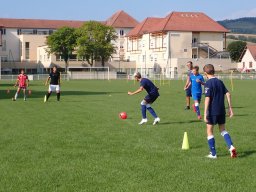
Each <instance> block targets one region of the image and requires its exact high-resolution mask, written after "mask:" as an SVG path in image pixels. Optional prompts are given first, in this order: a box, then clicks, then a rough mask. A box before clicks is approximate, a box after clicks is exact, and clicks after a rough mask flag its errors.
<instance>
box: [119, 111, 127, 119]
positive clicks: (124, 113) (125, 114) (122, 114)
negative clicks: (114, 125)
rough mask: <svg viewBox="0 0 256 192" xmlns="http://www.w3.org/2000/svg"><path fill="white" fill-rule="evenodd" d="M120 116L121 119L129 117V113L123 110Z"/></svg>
mask: <svg viewBox="0 0 256 192" xmlns="http://www.w3.org/2000/svg"><path fill="white" fill-rule="evenodd" d="M119 117H120V118H121V119H127V113H126V112H121V113H119Z"/></svg>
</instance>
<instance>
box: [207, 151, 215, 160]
mask: <svg viewBox="0 0 256 192" xmlns="http://www.w3.org/2000/svg"><path fill="white" fill-rule="evenodd" d="M205 157H207V158H210V159H217V155H212V153H211V152H210V154H209V155H207V156H205Z"/></svg>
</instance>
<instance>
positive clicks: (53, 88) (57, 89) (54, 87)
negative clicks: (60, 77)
mask: <svg viewBox="0 0 256 192" xmlns="http://www.w3.org/2000/svg"><path fill="white" fill-rule="evenodd" d="M53 91H54V92H60V85H49V92H53Z"/></svg>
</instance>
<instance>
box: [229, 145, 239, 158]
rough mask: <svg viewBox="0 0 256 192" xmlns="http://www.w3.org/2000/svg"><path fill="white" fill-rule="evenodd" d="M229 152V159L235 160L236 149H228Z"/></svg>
mask: <svg viewBox="0 0 256 192" xmlns="http://www.w3.org/2000/svg"><path fill="white" fill-rule="evenodd" d="M229 152H230V156H231V158H236V157H237V153H236V148H235V147H233V146H231V147H230V149H229Z"/></svg>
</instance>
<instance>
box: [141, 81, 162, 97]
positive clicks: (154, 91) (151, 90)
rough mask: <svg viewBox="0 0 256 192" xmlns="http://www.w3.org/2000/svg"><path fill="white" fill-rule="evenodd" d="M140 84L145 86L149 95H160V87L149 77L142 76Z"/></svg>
mask: <svg viewBox="0 0 256 192" xmlns="http://www.w3.org/2000/svg"><path fill="white" fill-rule="evenodd" d="M140 86H141V87H143V88H144V89H145V90H146V91H147V93H148V94H149V95H151V96H159V93H158V88H157V87H156V86H155V85H154V83H152V81H150V80H149V79H146V78H142V79H141V81H140Z"/></svg>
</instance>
